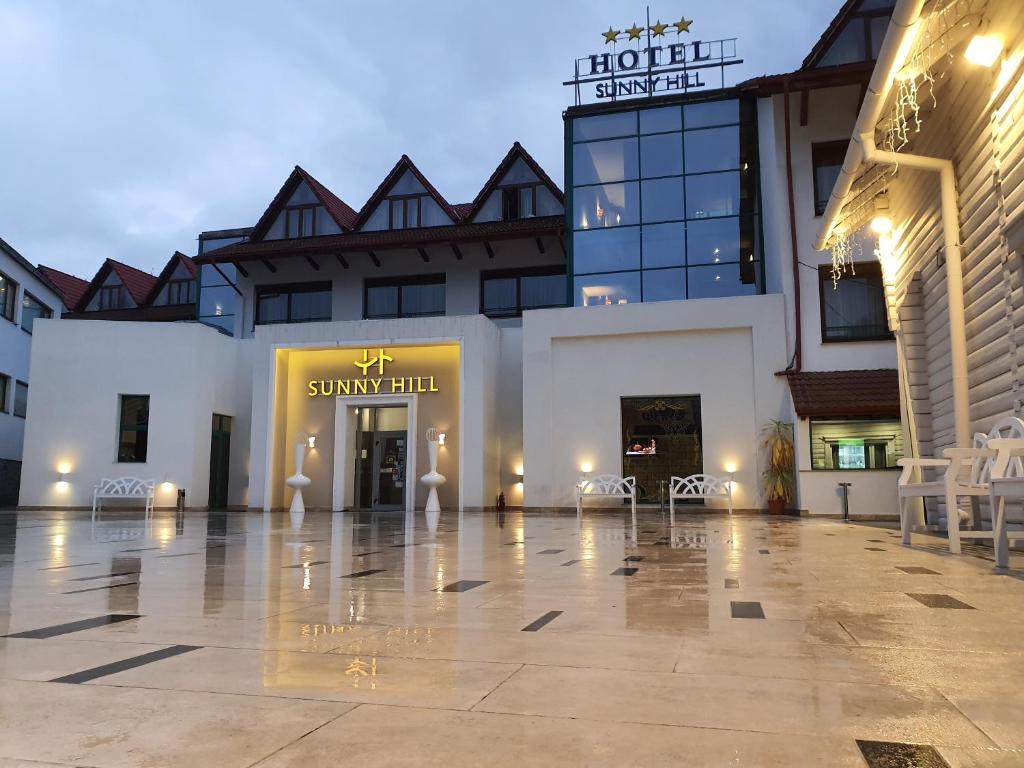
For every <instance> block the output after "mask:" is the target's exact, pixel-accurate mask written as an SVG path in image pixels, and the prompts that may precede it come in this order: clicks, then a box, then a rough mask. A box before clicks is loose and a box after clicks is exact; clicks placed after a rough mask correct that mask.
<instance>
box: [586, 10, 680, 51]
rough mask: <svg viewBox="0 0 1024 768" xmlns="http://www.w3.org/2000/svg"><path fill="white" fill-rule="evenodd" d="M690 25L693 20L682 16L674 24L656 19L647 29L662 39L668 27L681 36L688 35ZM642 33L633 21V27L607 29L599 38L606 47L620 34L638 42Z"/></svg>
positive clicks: (641, 28)
mask: <svg viewBox="0 0 1024 768" xmlns="http://www.w3.org/2000/svg"><path fill="white" fill-rule="evenodd" d="M691 24H693V19H687V18H686V17H685V16H682V17H680V19H679V21H677V22H675V23H674V24H662V23H661V19H658V21H657V22H656V23H655V24H652V25H651V26H650V27H649V29H650V31H651V33H652V34H653V35H654V36H655V37H664V36H665V30H666V29H668V28H669V27H675V30H676V34H677V35H681V34H682V33H683V32H687V33H689V31H690V25H691ZM644 31H645V30H644V28H643V27H638V26H637V25H636V22H635V21H634V22H633V26H632V27H629V28H628V29H625V30H620V29H615V28H614V27H608V31H607V32H602V33H601V36H602V37H603V38H604V42H605V44H606V45H607V44H608V43H614V42H615V41H616V40H618V39H619V35H622V34H626V35H629V37H628V39H629V40H639V39H640V35H642V34H643V33H644Z"/></svg>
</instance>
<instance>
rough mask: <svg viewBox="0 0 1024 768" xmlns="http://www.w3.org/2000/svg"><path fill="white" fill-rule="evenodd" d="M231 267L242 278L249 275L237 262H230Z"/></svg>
mask: <svg viewBox="0 0 1024 768" xmlns="http://www.w3.org/2000/svg"><path fill="white" fill-rule="evenodd" d="M231 266H233V267H234V268H235V269H236V270H237V271H238V272H239V273H240V274H241V275H242V277H248V276H249V273H248V272H246V271H245V267H243V266H242V265H241V264H240V263H239V262H237V261H232V262H231Z"/></svg>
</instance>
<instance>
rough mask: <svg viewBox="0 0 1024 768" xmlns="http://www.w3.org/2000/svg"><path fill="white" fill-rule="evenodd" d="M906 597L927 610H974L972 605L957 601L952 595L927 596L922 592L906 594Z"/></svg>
mask: <svg viewBox="0 0 1024 768" xmlns="http://www.w3.org/2000/svg"><path fill="white" fill-rule="evenodd" d="M907 597H912V598H914V599H915V600H917V602H919V603H921V605H927V606H928V607H929V608H960V609H963V610H970V611H973V610H975V608H974V606H973V605H968V604H967V603H965V602H962V601H960V600H957V599H956V598H955V597H953V596H952V595H943V594H929V593H924V592H907Z"/></svg>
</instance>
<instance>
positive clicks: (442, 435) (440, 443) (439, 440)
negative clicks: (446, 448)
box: [437, 432, 448, 445]
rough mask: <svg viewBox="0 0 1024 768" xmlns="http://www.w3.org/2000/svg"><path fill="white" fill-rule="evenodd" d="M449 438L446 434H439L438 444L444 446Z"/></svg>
mask: <svg viewBox="0 0 1024 768" xmlns="http://www.w3.org/2000/svg"><path fill="white" fill-rule="evenodd" d="M447 437H448V435H447V434H445V433H444V432H438V433H437V444H438V445H444V441H445V438H447Z"/></svg>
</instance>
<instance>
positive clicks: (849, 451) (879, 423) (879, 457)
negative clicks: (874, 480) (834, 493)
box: [810, 419, 903, 470]
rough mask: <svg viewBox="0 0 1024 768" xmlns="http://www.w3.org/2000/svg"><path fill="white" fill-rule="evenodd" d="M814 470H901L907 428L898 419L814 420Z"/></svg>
mask: <svg viewBox="0 0 1024 768" xmlns="http://www.w3.org/2000/svg"><path fill="white" fill-rule="evenodd" d="M810 426H811V429H810V433H811V468H812V469H828V470H836V469H842V470H847V469H851V470H855V469H898V466H897V464H896V462H897V461H899V460H900V459H901V458H903V427H902V425H901V424H900V422H899V420H898V419H857V420H855V419H811V425H810Z"/></svg>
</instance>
